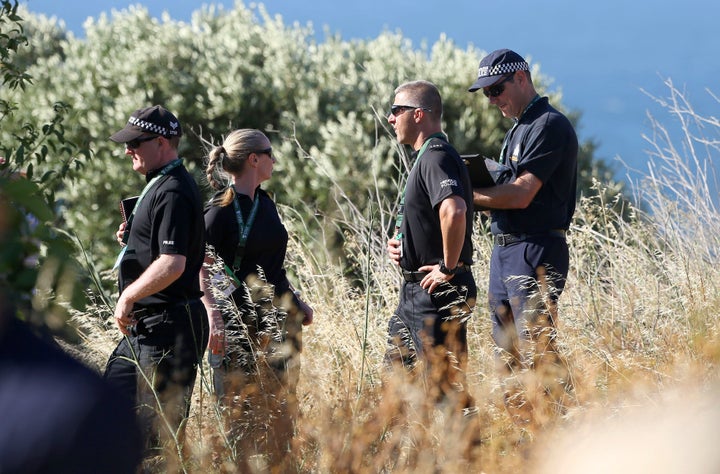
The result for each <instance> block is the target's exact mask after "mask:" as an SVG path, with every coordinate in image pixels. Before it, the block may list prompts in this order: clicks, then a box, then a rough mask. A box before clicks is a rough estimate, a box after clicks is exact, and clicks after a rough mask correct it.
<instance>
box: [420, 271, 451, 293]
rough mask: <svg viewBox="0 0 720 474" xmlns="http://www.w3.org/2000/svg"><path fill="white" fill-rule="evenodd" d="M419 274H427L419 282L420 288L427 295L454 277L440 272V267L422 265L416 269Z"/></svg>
mask: <svg viewBox="0 0 720 474" xmlns="http://www.w3.org/2000/svg"><path fill="white" fill-rule="evenodd" d="M418 270H419V271H421V272H428V274H427V275H425V277H424V278H423V279H422V281H421V282H420V286H421V287H422V288H423V289H425V290H427V292H428V293H432V292H433V291H435V288H437V287H438V286H440V285H442V284H443V283H445V282H448V281H450V280H451V279H452V278H453V277H454V276H455V275H446V274H445V273H443V272H441V271H440V265H424V266H422V267H420V268H419V269H418Z"/></svg>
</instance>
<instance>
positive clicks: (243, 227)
mask: <svg viewBox="0 0 720 474" xmlns="http://www.w3.org/2000/svg"><path fill="white" fill-rule="evenodd" d="M259 203H260V193H259V192H257V191H256V192H255V199H254V200H253V205H252V208H251V209H250V215H249V216H248V219H247V223H245V220H244V219H243V216H242V211H241V210H240V202H239V200H238V197H237V194H235V199H233V207H234V208H235V219H236V220H237V225H238V245H237V250H236V252H235V262H234V263H233V270H235V272H237V271H238V270H239V269H240V263H242V258H243V255H244V254H245V244H246V243H247V239H248V235H250V228H251V227H252V225H253V222H255V216H256V215H257V210H258V207H259Z"/></svg>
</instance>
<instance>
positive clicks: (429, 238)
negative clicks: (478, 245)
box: [400, 137, 473, 271]
mask: <svg viewBox="0 0 720 474" xmlns="http://www.w3.org/2000/svg"><path fill="white" fill-rule="evenodd" d="M429 140H430V144H429V145H428V147H427V148H426V149H425V151H424V152H423V154H422V155H421V156H420V157H419V158H418V156H417V155H418V153H419V151H416V152H415V153H413V155H412V158H413V159H415V164H414V166H413V168H412V170H411V171H410V174H409V175H408V180H407V185H406V187H405V206H404V209H403V220H402V224H401V227H400V232H401V233H402V234H403V237H402V239H401V241H402V257H401V258H400V266H401V267H402V268H404V269H405V270H410V271H415V270H417V269H418V268H420V267H421V266H423V265H434V264H437V263H438V262H439V261H440V259H442V258H443V257H444V255H443V240H442V231H441V229H440V214H439V209H440V203H441V202H442V201H443V200H445V199H447V198H448V197H450V196H453V195H456V196H460V197H461V198H463V200H464V201H465V204H466V206H467V211H466V214H465V216H466V222H465V240H464V243H463V247H462V251H461V252H460V261H462V262H463V263H465V264H468V265H469V264H472V261H473V260H472V228H473V225H472V224H473V203H472V185H471V184H470V175H469V174H468V170H467V166H466V165H465V164H464V163H463V161H462V159H461V158H460V155H459V154H458V152H457V151H456V150H455V149H454V148H453V147H452V146H451V145H450V144H449V143H448V142H447V141H445V140H443V139H442V138H438V137H433V138H430V139H429Z"/></svg>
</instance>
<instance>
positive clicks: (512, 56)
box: [468, 49, 530, 92]
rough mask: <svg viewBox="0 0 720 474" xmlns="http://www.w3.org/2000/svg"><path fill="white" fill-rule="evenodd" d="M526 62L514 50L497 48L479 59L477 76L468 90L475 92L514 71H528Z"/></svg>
mask: <svg viewBox="0 0 720 474" xmlns="http://www.w3.org/2000/svg"><path fill="white" fill-rule="evenodd" d="M529 69H530V67H529V66H528V63H527V62H526V61H525V60H524V59H523V58H522V56H520V55H519V54H518V53H516V52H515V51H512V50H509V49H498V50H495V51H493V52H492V53H490V54H488V55H487V56H485V57H484V58H483V59H482V61H480V67H479V68H478V78H477V81H475V84H473V85H472V86H470V89H468V91H470V92H475V91H476V90H478V89H482V88H483V87H488V86H491V85H493V84H495V83H496V82H497V81H498V80H499V79H500V78H501V77H502V76H504V75H505V74H510V73H511V72H515V71H528V70H529Z"/></svg>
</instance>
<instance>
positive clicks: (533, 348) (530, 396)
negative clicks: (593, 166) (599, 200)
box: [469, 49, 578, 424]
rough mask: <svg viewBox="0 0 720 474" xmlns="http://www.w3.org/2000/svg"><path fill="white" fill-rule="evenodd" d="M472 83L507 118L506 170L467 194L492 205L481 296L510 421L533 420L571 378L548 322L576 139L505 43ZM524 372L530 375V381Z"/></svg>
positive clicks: (571, 207)
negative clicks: (490, 238) (486, 280)
mask: <svg viewBox="0 0 720 474" xmlns="http://www.w3.org/2000/svg"><path fill="white" fill-rule="evenodd" d="M480 89H482V91H483V94H484V95H485V96H486V97H487V98H488V99H489V100H490V103H491V104H494V105H496V106H497V107H498V108H499V109H500V111H501V112H502V114H503V116H505V117H508V118H511V119H512V120H513V126H512V128H511V129H510V130H509V131H508V132H507V134H506V135H505V140H504V142H503V145H502V149H501V152H500V162H501V163H502V164H503V165H505V166H507V167H508V168H509V169H510V171H511V172H510V174H509V176H508V177H507V178H506V179H505V181H503V182H501V183H498V184H497V185H496V186H492V187H486V188H476V189H474V190H473V201H474V204H475V205H476V206H478V207H482V208H485V209H492V211H491V231H492V233H493V235H494V241H495V246H494V248H493V252H492V257H491V262H490V282H489V290H488V297H489V303H490V311H491V315H492V324H493V339H494V340H495V343H496V344H497V347H498V349H499V353H500V356H501V359H502V362H503V363H502V364H501V367H504V371H505V375H506V379H505V381H506V388H505V401H506V406H507V407H508V409H509V410H510V412H511V415H513V417H514V419H515V421H517V422H519V423H522V424H528V423H530V422H531V421H538V420H539V417H538V416H534V414H533V413H532V412H533V409H537V408H538V407H539V404H542V405H543V406H544V407H547V406H551V405H552V406H558V405H557V403H560V404H561V405H562V403H563V398H564V396H565V394H566V391H568V390H569V389H570V388H571V384H570V375H569V371H568V369H567V365H566V363H565V361H564V359H563V358H562V357H561V356H560V354H558V352H557V350H556V348H555V337H556V331H555V322H556V320H557V301H558V298H559V296H560V294H561V293H562V291H563V288H564V286H565V281H566V278H567V274H568V267H569V253H568V246H567V242H566V240H565V232H566V231H567V230H568V228H569V226H570V221H571V219H572V216H573V213H574V211H575V199H576V196H575V195H576V188H577V153H578V141H577V136H576V135H575V131H574V129H573V127H572V125H571V123H570V121H569V120H568V119H567V118H566V117H565V116H564V115H563V114H561V113H560V112H558V111H557V110H556V109H554V108H553V107H552V106H551V105H550V104H549V103H548V99H547V97H540V96H539V95H538V93H537V92H536V91H535V87H534V85H533V82H532V78H531V75H530V71H529V66H528V63H527V62H526V61H525V60H524V59H523V58H522V57H521V56H520V55H518V54H517V53H515V52H514V51H511V50H508V49H501V50H497V51H493V52H492V53H490V54H488V55H487V56H486V57H485V58H483V59H482V61H480V68H479V70H478V77H477V81H476V82H475V83H474V84H473V85H472V86H471V87H470V89H469V90H470V92H475V91H477V90H480ZM523 371H524V372H525V374H527V372H528V371H532V372H534V374H532V377H524V376H522V375H521V374H522V373H523ZM524 379H528V380H530V379H531V380H537V381H538V383H537V384H536V385H535V386H532V387H530V386H528V384H527V383H524V382H523V380H524ZM531 389H532V390H531ZM538 394H539V395H538ZM542 394H549V395H550V401H551V403H544V402H543V400H542V399H543V397H544V395H542ZM535 395H538V396H539V397H540V400H538V399H537V397H535Z"/></svg>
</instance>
